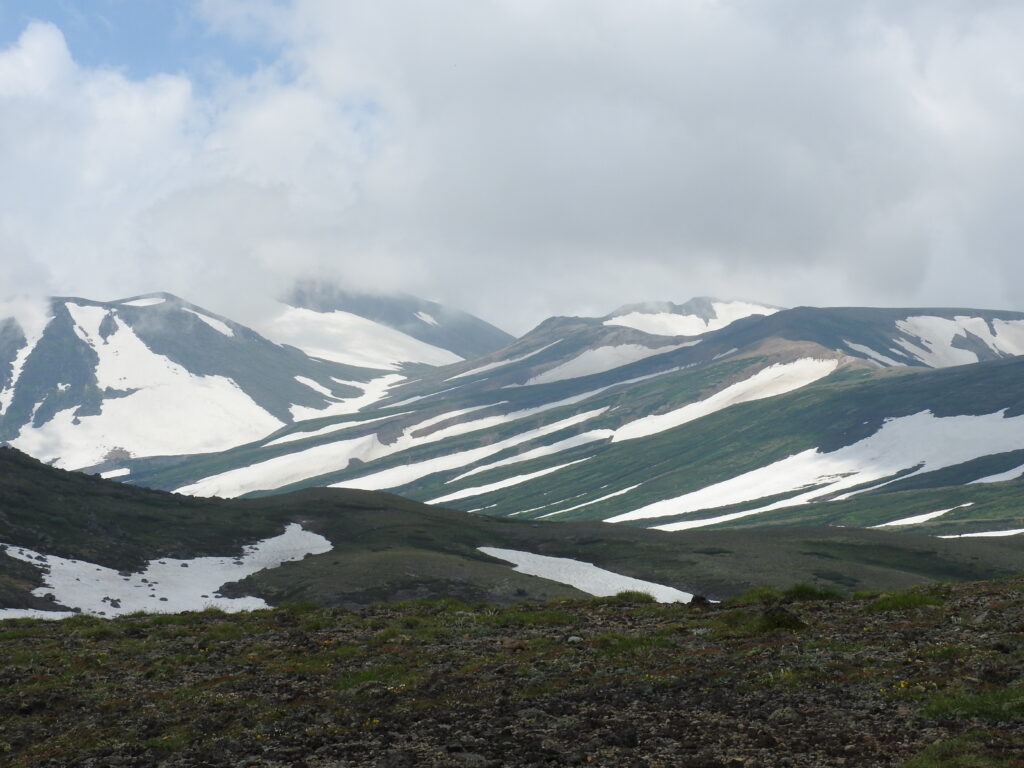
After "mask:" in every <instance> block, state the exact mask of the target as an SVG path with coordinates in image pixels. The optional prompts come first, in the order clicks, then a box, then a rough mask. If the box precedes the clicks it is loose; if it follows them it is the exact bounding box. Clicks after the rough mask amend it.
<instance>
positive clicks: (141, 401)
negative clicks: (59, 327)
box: [11, 302, 283, 469]
mask: <svg viewBox="0 0 1024 768" xmlns="http://www.w3.org/2000/svg"><path fill="white" fill-rule="evenodd" d="M67 307H68V311H69V312H70V313H71V316H72V318H73V319H74V321H75V326H74V331H75V333H76V334H77V335H78V336H79V338H81V339H82V340H83V341H85V342H86V343H87V344H89V345H90V346H92V348H93V349H94V350H95V351H96V354H97V356H98V358H99V359H98V362H97V364H96V369H95V375H96V380H97V384H98V386H99V387H100V388H106V387H109V388H112V389H116V390H121V391H125V392H128V393H129V394H126V395H125V396H123V397H110V398H106V399H104V400H103V403H102V406H101V412H100V413H99V414H97V415H93V416H77V417H76V416H75V412H76V411H77V410H78V407H77V406H75V407H73V408H68V409H66V410H63V411H60V412H58V413H57V414H56V415H55V416H54V418H53V419H52V420H51V421H48V422H47V423H45V424H43V425H42V426H40V427H37V428H33V427H32V426H31V424H26V425H25V426H24V427H23V428H22V429H21V431H20V433H19V434H18V436H17V438H15V439H14V440H12V441H11V445H13V446H14V447H15V448H18V449H19V450H22V451H25V453H28V454H29V455H31V456H35V457H36V458H38V459H41V460H43V461H56V465H57V466H59V467H61V468H63V469H76V468H79V467H88V466H92V465H94V464H98V463H99V462H101V461H102V460H103V457H104V456H105V455H106V454H107V452H108V451H109V450H111V449H112V448H115V447H119V448H124V449H125V450H127V451H129V452H130V453H131V454H132V455H133V456H156V455H174V454H188V453H205V452H208V451H223V450H227V449H228V448H232V447H234V446H236V445H239V444H242V443H247V442H250V441H252V440H258V439H259V438H261V437H263V436H264V435H266V434H268V433H270V432H273V431H274V430H276V429H279V428H280V427H281V426H282V425H283V422H281V421H279V420H278V419H276V418H274V417H273V416H271V415H270V414H269V413H267V412H266V411H265V410H263V409H262V408H261V407H260V406H259V405H257V404H256V403H255V402H254V401H253V400H252V398H250V397H249V396H248V395H247V394H246V393H245V392H243V391H242V390H241V388H239V386H238V385H237V384H235V382H234V381H232V380H231V379H229V378H226V377H223V376H194V375H193V374H191V373H189V372H188V371H187V370H186V369H185V368H183V367H182V366H180V365H178V364H177V363H174V362H173V361H171V360H169V359H168V358H166V357H164V356H163V355H158V354H156V353H154V352H152V351H151V350H150V349H149V348H148V347H147V346H146V345H145V344H144V343H143V342H142V340H141V339H139V337H138V336H136V335H135V332H134V331H133V330H132V329H131V328H129V327H128V326H127V325H126V324H125V323H124V321H122V320H121V319H120V318H119V317H117V316H116V315H113V319H114V325H115V330H114V332H113V333H111V334H110V335H109V336H108V337H107V338H106V340H104V339H103V338H102V337H101V336H100V333H99V326H100V323H101V322H102V321H103V319H104V318H105V317H107V315H108V310H107V309H105V308H103V307H93V306H81V305H77V304H74V303H70V302H69V303H68V304H67ZM133 390H134V391H133Z"/></svg>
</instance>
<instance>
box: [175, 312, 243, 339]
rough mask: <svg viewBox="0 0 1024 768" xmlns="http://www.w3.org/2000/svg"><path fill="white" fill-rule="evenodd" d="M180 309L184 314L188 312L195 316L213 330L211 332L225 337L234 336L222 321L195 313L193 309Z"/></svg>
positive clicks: (229, 327)
mask: <svg viewBox="0 0 1024 768" xmlns="http://www.w3.org/2000/svg"><path fill="white" fill-rule="evenodd" d="M182 309H184V310H185V311H186V312H190V313H192V314H193V315H195V316H196V317H198V318H199V319H200V320H202V321H203V322H204V323H206V324H207V325H208V326H210V327H211V328H213V330H215V331H217V333H223V334H224V335H225V336H234V335H235V332H234V331H233V330H232V329H231V326H230V325H228V324H227V323H225V322H224V321H223V320H218V319H217V318H216V317H210V316H209V315H204V314H203V313H202V312H196V311H195V310H194V309H189V308H188V307H182Z"/></svg>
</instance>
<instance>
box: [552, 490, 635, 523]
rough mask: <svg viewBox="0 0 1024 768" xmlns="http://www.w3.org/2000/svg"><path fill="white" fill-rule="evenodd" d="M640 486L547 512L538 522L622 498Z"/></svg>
mask: <svg viewBox="0 0 1024 768" xmlns="http://www.w3.org/2000/svg"><path fill="white" fill-rule="evenodd" d="M641 485H643V483H637V484H636V485H631V486H629V487H628V488H623V489H622V490H621V491H615V492H614V493H609V494H607V495H605V496H602V497H601V498H599V499H591V500H590V501H585V502H583V503H582V504H577V505H575V506H573V507H566V508H565V509H557V510H555V511H554V512H548V513H547V514H546V515H541V516H540V517H539V518H538V519H539V520H543V519H544V518H546V517H554V516H555V515H564V514H565V513H566V512H572V511H573V510H574V509H582V508H583V507H589V506H590V505H592V504H598V503H600V502H602V501H607V500H608V499H614V498H615V497H616V496H624V495H625V494H627V493H629V492H630V491H635V490H636V489H637V488H639V487H640V486H641ZM548 506H550V505H548Z"/></svg>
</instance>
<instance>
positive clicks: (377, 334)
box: [261, 281, 514, 370]
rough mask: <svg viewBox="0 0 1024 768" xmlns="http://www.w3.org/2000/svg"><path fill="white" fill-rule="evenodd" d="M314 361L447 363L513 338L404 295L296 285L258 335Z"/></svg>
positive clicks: (389, 365) (395, 366)
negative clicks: (314, 358) (308, 356)
mask: <svg viewBox="0 0 1024 768" xmlns="http://www.w3.org/2000/svg"><path fill="white" fill-rule="evenodd" d="M261 330H262V331H263V332H264V333H265V334H266V335H267V336H268V337H269V338H272V339H274V340H275V341H278V342H280V343H283V344H291V345H293V346H295V347H298V348H300V349H302V350H304V351H305V352H307V353H308V354H309V355H312V356H313V357H319V358H323V359H326V360H335V361H338V362H343V363H351V364H355V365H361V366H366V367H370V368H382V369H385V370H396V369H398V368H400V367H402V365H403V364H408V363H423V364H427V365H447V364H450V363H455V362H459V361H461V360H463V359H468V358H472V357H477V356H480V355H484V354H487V353H489V352H493V351H494V350H497V349H500V348H502V347H504V346H506V345H508V344H509V343H511V342H512V341H513V340H514V338H513V337H512V336H511V335H509V334H507V333H505V332H504V331H502V330H500V329H498V328H496V327H495V326H493V325H491V324H490V323H487V322H485V321H483V320H481V319H480V318H478V317H474V316H473V315H470V314H467V313H466V312H462V311H461V310H457V309H453V308H451V307H446V306H443V305H441V304H438V303H437V302H433V301H427V300H425V299H420V298H417V297H415V296H410V295H408V294H392V295H374V294H367V293H358V292H353V291H345V290H342V289H340V288H338V287H336V286H333V285H330V284H327V283H320V282H313V281H307V282H301V283H299V284H297V285H296V286H295V287H294V288H293V289H292V291H291V292H290V293H289V294H288V295H287V296H286V297H285V299H284V302H283V305H282V308H281V311H280V312H279V313H278V314H277V315H276V316H275V317H273V318H272V319H270V320H269V321H268V322H267V323H266V324H265V325H264V326H263V328H262V329H261Z"/></svg>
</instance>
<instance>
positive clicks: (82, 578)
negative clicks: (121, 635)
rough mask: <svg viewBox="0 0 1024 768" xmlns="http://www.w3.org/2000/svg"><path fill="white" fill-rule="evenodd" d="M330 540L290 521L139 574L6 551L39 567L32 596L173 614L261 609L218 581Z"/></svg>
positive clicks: (93, 610) (95, 608)
mask: <svg viewBox="0 0 1024 768" xmlns="http://www.w3.org/2000/svg"><path fill="white" fill-rule="evenodd" d="M331 549H332V546H331V542H330V541H328V540H327V539H326V538H324V537H323V536H320V535H319V534H316V533H312V532H310V531H307V530H305V529H303V528H302V526H301V525H299V524H297V523H291V524H289V525H288V526H287V527H286V528H285V531H284V533H282V534H280V535H278V536H274V537H272V538H268V539H264V540H262V541H259V542H257V543H255V544H250V545H249V546H246V547H245V548H244V550H243V551H242V554H241V555H238V556H236V557H197V558H193V559H191V560H176V559H174V558H169V557H165V558H160V559H158V560H151V561H150V562H149V564H148V565H147V566H146V568H145V570H143V571H141V572H140V573H132V574H122V573H119V572H118V571H115V570H113V569H111V568H105V567H103V566H100V565H96V564H95V563H88V562H84V561H82V560H68V559H65V558H63V557H57V556H55V555H42V554H40V553H38V552H34V551H32V550H30V549H27V548H25V547H16V546H10V545H8V548H7V550H6V551H7V554H8V555H10V556H11V557H14V558H17V559H18V560H23V561H25V562H27V563H30V564H32V565H35V566H37V567H40V568H41V569H42V570H43V571H44V576H43V586H41V587H37V588H36V589H34V590H32V594H34V595H38V596H40V597H41V596H43V595H46V594H48V593H52V594H53V595H54V597H55V598H56V601H57V603H59V604H61V605H66V606H68V607H70V608H79V609H81V611H82V612H83V613H88V614H92V615H94V616H119V615H121V614H125V613H132V612H134V611H148V612H152V613H178V612H180V611H199V610H203V609H204V608H219V609H221V610H223V611H231V612H234V611H246V610H255V609H258V608H266V607H267V604H266V602H264V601H263V600H262V599H261V598H258V597H239V598H229V597H222V596H220V595H218V594H217V590H219V589H220V588H221V586H223V585H224V584H227V583H229V582H232V581H238V580H239V579H244V578H245V577H246V576H250V575H252V574H254V573H256V572H258V571H263V570H266V569H268V568H276V567H278V566H279V565H281V564H282V563H287V562H291V561H295V560H302V559H303V558H304V557H306V555H319V554H323V553H324V552H329V551H331Z"/></svg>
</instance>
